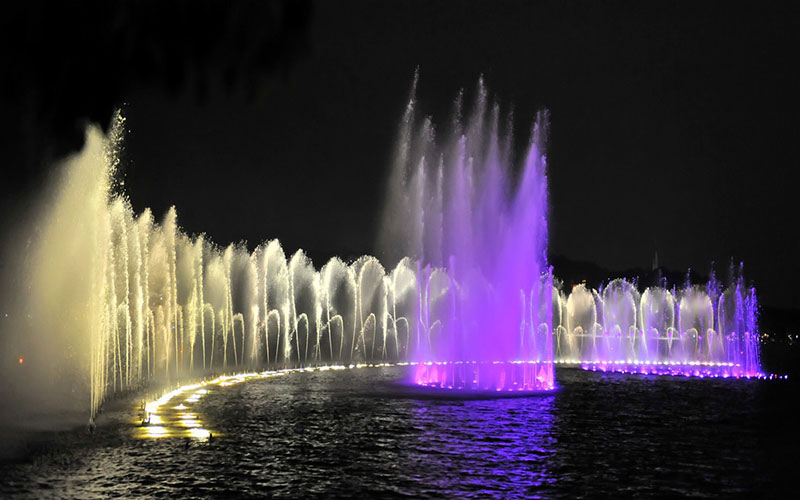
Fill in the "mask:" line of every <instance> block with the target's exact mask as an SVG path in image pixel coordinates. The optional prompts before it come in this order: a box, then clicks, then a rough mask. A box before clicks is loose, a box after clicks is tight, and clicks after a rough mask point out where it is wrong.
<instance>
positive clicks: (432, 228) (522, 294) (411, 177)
mask: <svg viewBox="0 0 800 500" xmlns="http://www.w3.org/2000/svg"><path fill="white" fill-rule="evenodd" d="M415 87H416V83H415ZM415 112H416V103H415V98H414V96H413V93H412V98H411V99H410V101H409V103H408V107H407V109H406V112H405V114H404V116H403V121H402V127H401V133H400V140H399V147H398V150H397V152H396V155H395V162H394V168H393V172H392V175H391V177H390V181H389V189H388V203H387V207H386V213H385V216H386V221H385V223H384V225H383V228H384V233H383V235H382V243H383V246H384V248H385V249H386V253H388V254H391V253H392V252H399V253H400V254H401V255H409V256H412V257H414V258H416V259H417V261H418V262H419V263H420V264H419V271H418V273H417V274H418V276H419V281H420V285H421V290H420V308H419V311H418V319H417V323H418V328H417V330H416V331H417V335H419V338H418V340H417V342H415V343H414V344H415V346H416V351H415V352H413V353H411V359H412V360H413V361H415V362H417V363H418V364H417V368H416V370H414V373H413V379H414V382H416V383H417V384H420V385H425V386H431V387H437V388H453V389H475V390H499V391H503V390H528V391H536V390H548V389H552V388H553V387H554V380H553V349H552V346H553V344H552V317H553V312H552V304H553V295H552V293H553V280H552V273H551V270H550V268H549V266H548V263H547V256H546V252H547V199H548V198H547V197H548V193H547V178H546V176H545V163H546V161H545V150H544V146H545V143H546V139H547V137H546V135H547V125H548V124H547V121H548V116H547V113H546V112H540V113H538V114H537V118H536V122H535V124H534V126H533V130H532V136H531V140H530V143H529V147H528V150H527V153H526V154H525V156H524V158H523V159H522V163H521V165H519V168H518V170H516V171H515V170H514V168H513V164H512V131H511V125H510V119H509V118H507V117H504V116H503V115H502V114H501V113H500V109H499V106H498V105H496V104H493V103H492V102H491V101H490V100H489V98H488V96H487V92H486V89H485V88H484V86H483V82H482V81H480V82H479V84H478V90H477V96H476V99H475V103H474V106H473V109H472V110H471V112H470V115H469V118H468V119H466V120H462V118H461V96H459V97H458V99H457V100H456V111H455V113H454V119H453V121H452V130H451V131H450V132H449V134H445V135H444V136H443V137H441V138H437V137H436V132H435V130H434V126H433V124H432V122H431V120H430V119H429V118H425V119H423V120H421V122H419V123H417V121H416V120H415Z"/></svg>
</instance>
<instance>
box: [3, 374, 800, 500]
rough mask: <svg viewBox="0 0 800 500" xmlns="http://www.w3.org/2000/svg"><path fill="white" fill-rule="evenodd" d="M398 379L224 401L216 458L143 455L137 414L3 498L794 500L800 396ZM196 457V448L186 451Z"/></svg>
mask: <svg viewBox="0 0 800 500" xmlns="http://www.w3.org/2000/svg"><path fill="white" fill-rule="evenodd" d="M402 376H403V369H402V368H367V369H359V370H347V371H339V372H314V373H293V374H290V375H286V376H284V377H279V378H274V379H266V380H257V381H251V382H247V383H243V384H239V385H235V386H232V387H227V388H218V389H213V390H211V391H210V392H209V394H208V395H207V396H205V397H204V398H202V399H201V400H200V401H199V402H198V403H197V404H196V407H195V411H197V413H198V414H199V415H200V417H201V418H202V420H203V423H204V426H205V427H206V428H208V429H210V430H212V432H214V435H215V437H214V439H213V441H212V442H210V443H209V442H203V441H197V440H192V441H188V440H187V439H182V438H162V439H139V438H136V435H137V433H136V431H137V428H136V427H135V426H133V425H131V424H130V423H128V422H127V420H130V418H131V414H132V413H133V411H134V410H133V407H134V406H135V405H134V404H131V405H125V407H124V409H118V410H116V411H108V412H107V414H106V415H104V416H103V418H102V419H101V421H100V425H99V427H98V430H97V433H96V434H95V435H94V436H91V437H90V436H88V435H85V434H84V433H78V432H75V433H72V434H67V435H63V436H60V437H58V438H57V439H56V438H54V441H53V443H51V445H50V446H48V447H47V449H48V450H49V451H47V452H46V453H40V454H39V455H38V456H36V457H34V458H33V459H28V460H26V461H24V462H15V463H6V464H4V465H0V497H3V498H9V497H16V496H20V497H30V498H49V497H65V498H92V497H109V496H121V497H126V498H131V497H173V498H192V497H200V498H202V497H241V498H248V497H250V498H257V497H292V498H309V497H318V498H332V497H351V496H357V497H360V498H385V497H398V496H407V497H414V498H416V497H437V498H442V497H457V498H466V497H510V498H512V497H543V498H576V497H598V496H601V497H602V496H606V497H644V496H646V497H653V496H657V497H672V496H690V497H701V498H707V497H715V498H731V497H743V498H753V497H787V496H789V497H791V496H793V493H794V489H795V488H794V483H795V481H794V477H793V476H792V475H793V474H795V475H796V474H797V471H798V465H799V463H798V460H797V458H798V450H799V449H800V448H798V444H800V439H798V437H799V436H800V432H798V430H797V427H798V421H797V418H796V416H795V415H796V414H795V413H793V412H792V411H791V409H790V407H791V406H792V405H793V404H794V403H795V401H796V400H797V390H796V388H795V386H794V385H793V384H792V383H790V382H763V381H740V380H707V379H702V380H701V379H685V378H678V377H663V378H659V377H655V376H637V375H620V374H603V373H593V372H583V371H579V370H576V369H560V370H559V371H558V372H557V380H558V384H559V386H560V387H559V389H558V390H557V391H556V392H555V393H553V394H551V395H545V396H535V397H525V398H512V399H495V400H480V399H477V400H453V399H450V400H448V399H441V398H438V399H437V398H426V397H414V396H409V394H408V391H400V390H397V387H396V386H395V385H394V384H395V383H396V381H397V380H398V379H400V378H402ZM187 444H188V447H187Z"/></svg>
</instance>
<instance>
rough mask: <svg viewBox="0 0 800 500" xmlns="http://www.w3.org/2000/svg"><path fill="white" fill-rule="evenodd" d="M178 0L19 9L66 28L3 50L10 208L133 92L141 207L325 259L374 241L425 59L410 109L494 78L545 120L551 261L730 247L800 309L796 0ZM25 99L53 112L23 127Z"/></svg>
mask: <svg viewBox="0 0 800 500" xmlns="http://www.w3.org/2000/svg"><path fill="white" fill-rule="evenodd" d="M145 3H146V2H145ZM146 4H147V3H146ZM177 4H178V5H181V6H182V7H181V8H174V9H173V10H170V11H168V12H164V11H163V10H159V9H158V8H156V6H155V5H156V4H150V5H149V7H150V10H149V11H148V10H146V9H140V10H138V11H135V12H134V11H133V9H130V8H129V9H123V8H114V7H110V8H108V7H107V8H106V10H104V11H103V12H102V13H96V12H89V13H86V12H82V13H77V14H76V13H74V12H72V11H69V12H66V13H64V12H61V13H60V14H61V17H60V18H59V17H58V16H55V17H56V19H52V18H53V17H54V14H53V13H52V12H50V11H49V9H46V8H43V9H40V11H38V12H34V14H31V12H22V13H21V14H20V16H21V17H22V18H24V19H27V23H29V24H25V23H23V25H24V26H26V29H27V30H28V31H30V29H31V26H38V24H36V23H35V22H32V21H31V19H33V20H36V19H37V16H41V18H42V19H50V20H49V21H47V22H46V23H45V24H47V23H52V24H54V25H56V26H60V27H61V28H59V30H57V32H58V33H60V36H62V37H66V38H68V39H70V40H71V37H77V38H78V40H77V42H76V41H74V40H73V41H70V42H69V43H67V47H68V48H66V49H64V48H63V47H60V46H57V45H52V44H50V43H40V44H34V46H33V48H31V47H29V46H26V45H25V44H22V46H21V47H13V48H11V49H9V47H8V46H6V48H5V49H4V50H11V51H12V52H13V55H12V59H13V60H14V61H15V63H16V64H17V65H19V68H20V69H16V66H14V64H12V65H11V68H12V71H11V72H10V74H14V73H16V74H17V75H18V76H19V75H22V77H21V78H20V80H19V83H18V84H17V85H18V86H17V87H13V86H11V87H8V88H7V90H6V91H5V95H4V97H3V104H4V105H8V106H9V107H11V109H12V112H11V115H12V116H13V115H14V113H18V114H19V115H20V117H19V121H21V122H23V123H28V124H30V123H31V122H33V125H29V128H28V129H25V130H29V131H28V132H24V131H23V132H20V134H21V135H20V136H21V137H22V138H23V139H25V140H22V141H19V140H16V139H14V140H13V141H12V140H9V139H8V137H16V136H14V135H13V134H14V132H13V131H11V128H13V126H12V125H9V124H8V123H7V124H6V125H4V129H3V131H4V135H5V136H6V139H7V140H6V141H5V142H4V143H3V144H4V149H6V150H7V151H9V152H10V153H9V154H8V155H7V156H10V158H11V159H12V160H14V162H16V163H17V164H23V165H24V167H22V168H15V166H14V165H13V164H12V165H6V166H5V167H4V168H6V169H11V170H13V171H16V172H17V173H20V175H19V177H20V178H21V179H22V180H21V181H17V182H15V183H13V184H7V185H6V187H5V188H4V190H3V195H4V197H5V198H6V200H16V199H18V198H19V195H18V194H17V193H18V192H20V190H26V189H27V190H31V189H34V190H35V187H36V186H37V185H38V183H40V182H41V175H42V172H45V171H46V170H47V169H46V168H45V167H41V166H40V164H41V162H42V160H41V157H42V156H41V154H39V153H38V152H39V151H40V149H41V145H42V144H49V143H50V142H52V141H62V142H64V135H65V132H64V130H65V129H66V130H70V131H72V130H74V129H75V127H74V123H82V122H81V120H83V119H85V118H86V117H90V118H92V119H95V120H103V118H102V117H104V116H105V117H106V118H105V119H104V121H105V122H106V123H107V121H108V117H110V114H111V110H112V109H113V106H114V104H118V103H121V102H124V103H125V114H126V116H127V118H128V127H129V129H130V133H129V135H128V140H127V150H126V168H125V172H124V175H125V182H126V185H125V187H126V192H127V193H128V194H129V196H130V198H131V201H132V203H133V206H134V208H135V209H136V210H137V211H140V210H142V209H143V208H144V207H147V206H149V207H152V209H153V211H154V213H155V214H156V216H157V217H160V215H161V214H163V213H164V212H165V211H166V209H167V208H168V207H169V206H170V205H172V204H174V205H176V207H177V209H178V214H179V221H180V223H181V225H182V227H183V229H184V230H185V231H187V232H189V233H199V232H206V233H207V234H208V235H209V237H211V238H212V239H213V240H215V241H216V242H218V243H221V244H227V243H228V242H231V241H238V240H242V239H244V240H247V242H248V244H249V246H250V247H251V248H252V247H253V246H254V245H255V244H257V243H258V242H260V241H263V240H265V239H269V238H273V237H278V238H280V239H281V240H282V241H283V243H284V247H285V248H286V249H287V251H289V252H291V251H293V250H294V249H296V248H298V247H303V248H305V249H307V250H308V251H309V253H310V255H311V257H312V258H313V259H314V261H315V262H316V263H317V265H318V266H319V265H322V264H323V263H324V261H325V260H326V259H327V258H328V257H330V256H331V255H334V254H341V255H343V256H353V255H357V254H361V253H365V252H370V251H372V250H373V248H374V244H375V236H376V233H377V224H378V223H379V221H380V210H381V198H382V195H383V190H384V188H383V182H384V178H385V176H386V174H387V166H388V163H389V160H390V156H391V151H392V148H393V146H394V141H395V136H396V132H397V129H398V123H399V119H400V117H401V113H402V111H403V108H404V105H405V101H406V99H407V96H408V92H409V89H410V85H411V81H412V77H413V73H414V70H415V68H416V67H417V66H418V67H419V72H420V81H419V87H418V98H419V102H420V109H421V110H422V111H423V112H424V113H425V114H430V115H433V118H434V121H435V122H437V123H440V124H444V123H446V122H447V121H449V119H450V116H449V110H450V109H451V108H452V101H453V99H454V97H455V95H456V93H457V92H458V91H459V89H460V88H465V89H466V93H467V95H468V96H469V95H470V94H471V91H472V90H473V89H474V87H475V85H476V82H477V79H478V77H479V76H480V75H481V74H483V75H484V77H485V80H486V83H487V85H488V87H489V89H490V91H491V92H492V93H493V94H494V95H495V96H496V97H497V98H498V99H499V100H500V102H501V104H502V105H504V106H506V107H509V106H511V105H513V108H514V114H515V122H516V124H517V127H518V131H519V137H518V140H519V141H521V142H524V141H526V140H527V131H528V130H529V126H530V121H531V119H532V117H533V115H534V113H535V112H536V111H537V110H538V109H539V108H541V107H547V108H549V109H550V110H551V117H552V125H551V135H550V137H551V144H550V150H549V155H548V159H549V169H550V170H549V176H550V192H551V207H552V208H551V213H552V215H551V218H550V236H551V239H550V249H551V253H553V254H557V255H562V256H565V257H567V258H570V259H573V260H579V261H588V262H593V263H596V264H598V265H600V266H603V267H607V268H610V269H614V270H621V269H626V268H632V267H648V266H649V265H650V262H651V260H652V257H653V253H654V251H656V250H657V251H658V254H659V258H660V261H661V264H663V265H664V266H666V267H669V268H671V269H686V268H689V267H692V268H697V269H701V270H703V271H705V270H707V269H708V267H709V265H710V263H711V262H712V261H716V262H718V263H721V265H720V266H719V267H720V268H724V267H725V266H726V264H727V262H728V261H729V259H730V258H734V259H736V260H743V261H744V262H745V266H746V274H747V277H748V279H751V280H753V281H754V282H755V284H756V286H757V287H758V289H759V294H760V296H761V299H762V302H763V303H765V304H768V305H772V306H781V307H800V293H798V291H797V285H796V284H795V281H796V280H797V279H798V277H800V263H798V258H797V255H798V251H797V248H798V243H799V242H800V241H799V239H798V236H797V227H798V224H797V222H796V217H797V214H798V212H799V210H798V207H797V187H798V182H797V181H795V180H794V178H795V177H798V175H797V174H796V172H795V171H796V170H797V159H796V158H797V156H796V154H795V149H796V144H797V139H798V137H797V136H798V125H797V117H798V116H800V113H798V111H800V109H798V108H799V106H798V93H797V89H798V88H800V86H799V85H798V79H797V77H796V76H795V73H796V69H795V67H796V65H797V47H798V46H800V44H798V31H799V30H800V26H798V24H800V23H798V16H797V15H796V13H795V12H794V11H793V9H792V8H791V5H792V4H791V3H789V2H786V3H780V2H776V3H770V4H768V5H765V4H763V3H760V2H753V3H751V4H749V5H744V6H740V5H733V3H731V2H702V3H701V2H641V1H631V2H603V3H602V4H601V3H600V2H568V1H553V2H502V1H501V2H498V1H488V2H475V1H463V2H393V3H389V2H350V1H348V2H319V3H314V4H311V5H308V6H306V5H305V4H300V5H299V7H298V6H297V5H296V4H295V3H292V2H288V4H289V6H290V9H289V10H290V11H291V12H290V13H291V16H290V17H287V16H286V15H284V14H285V12H286V10H287V9H286V6H285V5H283V6H282V7H281V8H279V9H277V10H269V9H266V8H263V7H252V5H253V4H246V5H248V6H249V7H248V8H240V9H239V11H238V12H237V13H235V15H234V14H229V13H225V14H220V13H218V12H217V11H216V10H214V8H210V7H208V3H206V2H199V3H198V4H199V5H201V8H200V9H199V10H200V12H199V13H197V12H193V11H192V8H191V6H190V5H188V4H187V3H186V2H177ZM267 4H269V5H279V6H281V5H282V4H281V3H267ZM698 4H699V5H698ZM203 9H205V10H203ZM292 9H294V10H292ZM64 16H66V18H67V19H69V22H68V23H62V22H61V21H60V19H64ZM193 16H197V19H198V20H197V21H195V18H194V17H193ZM12 19H13V16H12ZM109 19H113V20H114V23H111V24H109V22H108V20H109ZM262 21H263V22H262ZM63 24H68V25H69V26H68V27H67V28H64V27H63ZM106 25H110V26H113V28H108V29H106V28H101V26H106ZM81 27H84V28H87V29H85V30H83V31H81V29H80V28H81ZM72 28H74V29H72ZM93 30H94V31H93ZM97 30H99V32H98V31H97ZM76 32H78V33H81V34H77V35H76V34H75V33H76ZM85 32H88V34H86V33H85ZM28 51H33V54H34V55H35V57H33V56H31V57H28V55H29V52H28ZM62 52H64V53H68V54H70V55H71V57H72V59H69V60H70V61H72V62H69V63H65V62H63V60H64V57H63V56H64V54H63V53H62ZM243 54H246V55H247V56H243ZM253 54H256V55H253ZM87 58H88V62H83V63H81V61H85V60H87ZM76 61H77V62H76ZM231 61H232V62H231ZM76 65H77V66H76ZM51 66H53V67H54V69H57V70H58V71H57V73H58V74H56V75H53V74H51V73H50V72H49V71H48V68H49V67H51ZM34 68H36V70H35V71H34ZM76 68H77V70H76ZM87 72H88V73H89V74H88V75H87V74H86V73H87ZM53 79H55V80H54V83H53ZM44 82H51V83H44ZM62 86H63V87H65V88H66V89H67V91H65V90H64V89H63V88H61V87H62ZM20 89H25V91H24V92H23V93H24V94H25V95H27V96H28V100H29V101H30V102H34V103H40V104H39V108H44V109H50V108H49V107H48V106H51V107H53V109H56V110H57V111H55V112H53V113H50V114H48V113H44V114H43V113H41V112H39V113H38V114H36V116H35V117H34V118H31V117H30V116H29V113H30V112H29V111H28V109H29V108H30V106H28V107H27V108H26V107H25V106H23V105H20V104H19V103H18V102H17V94H18V93H19V92H20ZM31 89H32V90H31ZM87 89H89V90H87ZM73 97H74V98H73ZM65 101H68V102H70V103H71V104H70V105H67V104H65ZM24 102H28V101H24ZM41 103H45V104H41ZM62 115H63V116H62ZM6 116H8V114H6ZM53 116H55V118H53ZM40 122H42V123H44V125H43V124H42V123H40ZM51 122H58V123H59V124H63V123H66V127H65V126H53V125H52V123H51ZM62 122H63V123H62ZM70 127H72V128H70ZM7 128H8V129H9V130H8V131H7V130H6V129H7ZM31 130H32V131H33V132H30V131H31ZM66 135H69V134H66ZM31 137H33V138H34V139H31ZM73 142H74V140H73ZM73 142H70V141H69V140H66V144H67V146H65V148H66V149H69V147H70V145H72V144H73ZM20 144H21V146H20ZM25 148H27V150H25ZM31 150H33V151H34V152H33V153H32V152H31ZM60 151H61V149H56V150H55V152H54V153H52V155H51V156H58V154H60ZM11 205H12V203H11V202H9V203H4V206H11ZM556 274H558V269H556Z"/></svg>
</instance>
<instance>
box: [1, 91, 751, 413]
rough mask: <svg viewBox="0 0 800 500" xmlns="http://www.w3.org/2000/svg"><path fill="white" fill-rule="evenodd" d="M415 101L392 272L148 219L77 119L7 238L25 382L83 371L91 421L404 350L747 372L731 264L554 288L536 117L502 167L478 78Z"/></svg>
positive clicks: (475, 387)
mask: <svg viewBox="0 0 800 500" xmlns="http://www.w3.org/2000/svg"><path fill="white" fill-rule="evenodd" d="M415 87H416V83H415ZM413 96H414V93H413V92H412V97H411V99H410V100H409V103H408V107H407V109H406V112H405V114H404V116H403V120H402V124H401V128H400V140H399V141H398V149H397V152H396V154H395V156H394V160H395V161H394V165H393V169H392V172H391V177H390V179H389V185H388V195H387V204H386V217H387V221H386V223H385V224H384V225H383V229H384V234H383V235H382V239H381V241H382V244H383V246H384V250H385V253H386V254H387V258H386V259H385V260H384V262H397V263H396V265H394V267H392V268H390V269H387V268H386V267H384V265H383V264H382V263H381V262H380V261H378V260H377V259H376V258H375V257H371V256H363V257H360V258H358V259H356V260H355V261H353V262H343V261H342V260H340V259H338V258H333V259H331V260H330V261H328V262H327V263H326V264H325V265H324V266H322V268H321V269H320V270H317V269H316V268H315V267H314V264H313V263H312V261H311V260H310V259H309V258H308V256H307V255H306V254H305V253H304V252H303V251H302V250H297V251H296V252H295V253H294V254H292V255H290V256H287V255H286V254H285V253H284V249H283V248H282V246H281V244H280V242H279V241H278V240H270V241H267V242H265V243H262V244H260V245H258V246H257V247H256V248H255V249H254V250H252V251H250V250H248V249H247V248H246V247H245V246H244V245H242V244H232V245H229V246H227V247H225V248H222V247H219V246H217V245H215V244H213V243H212V242H210V241H208V240H207V239H206V238H205V237H204V235H195V236H191V235H188V234H186V233H184V232H183V231H182V230H181V229H180V226H179V223H178V215H177V211H176V210H175V208H171V209H170V210H169V211H168V212H167V213H166V214H165V215H164V217H163V219H162V220H161V221H160V222H156V221H155V219H154V217H153V215H152V214H151V212H150V211H149V210H145V211H144V212H143V213H141V214H138V215H137V214H135V213H134V212H133V210H132V208H131V205H130V203H129V202H128V200H127V199H126V198H125V197H124V196H123V195H121V194H119V191H121V190H120V189H118V187H119V186H116V184H115V183H116V182H117V181H116V180H115V169H116V166H117V163H118V161H119V160H118V157H119V155H118V151H119V148H120V147H121V144H122V136H123V130H124V118H123V117H122V116H121V115H120V114H117V115H116V116H115V118H114V123H113V126H112V127H111V131H110V132H109V134H108V135H107V136H106V135H103V134H102V132H101V131H100V130H99V129H97V128H96V127H89V128H88V130H87V139H86V144H85V146H84V149H83V151H81V152H80V153H79V154H77V155H75V156H74V157H72V158H70V159H68V160H66V161H65V162H64V164H63V165H62V166H61V169H60V172H61V177H60V178H59V181H58V183H57V184H56V185H55V186H54V188H53V190H52V192H50V193H48V196H47V198H46V202H45V203H44V204H43V207H42V210H41V213H39V214H38V216H37V217H36V218H35V221H34V223H33V224H31V227H32V228H33V229H32V230H30V231H29V232H28V233H26V234H25V237H24V238H21V239H20V241H22V242H23V243H24V245H25V251H24V252H23V251H20V252H18V253H19V255H20V256H23V257H24V258H20V263H19V266H18V269H17V274H18V276H17V278H18V281H19V282H20V284H19V285H15V286H14V290H13V291H14V295H15V299H16V300H15V306H14V308H15V309H14V310H15V311H16V310H18V311H21V312H22V313H23V314H21V316H25V315H26V316H27V320H26V321H25V322H24V324H15V326H14V328H9V329H8V331H7V334H5V335H4V339H3V340H4V342H7V341H8V337H11V336H12V334H13V335H16V336H17V338H18V339H21V340H20V341H19V342H18V346H21V347H14V349H13V350H16V351H17V352H20V353H21V354H22V353H23V351H24V353H25V355H26V359H33V360H34V364H35V363H36V361H35V360H36V359H38V360H39V365H38V366H39V367H40V369H41V371H40V372H39V373H38V375H36V376H31V377H28V378H29V379H30V380H63V379H64V378H65V375H67V377H66V378H72V379H74V378H76V377H77V378H82V380H84V382H83V383H82V384H83V385H81V387H82V388H83V389H81V390H85V392H86V393H87V394H89V395H90V402H89V407H90V412H91V415H92V416H94V415H95V413H96V412H97V411H98V409H99V408H100V406H101V405H102V403H103V402H104V401H105V400H106V398H107V397H108V395H109V394H112V393H117V392H121V391H125V390H128V389H131V388H136V387H139V386H140V385H142V384H143V383H146V382H149V381H152V380H156V381H172V380H175V379H176V378H177V377H182V376H184V375H192V376H200V375H203V374H209V373H219V372H241V371H243V370H252V369H255V368H261V367H264V368H270V369H289V368H298V367H315V366H326V365H352V364H359V363H386V362H395V363H410V364H412V365H413V369H412V373H413V375H412V378H413V382H414V383H416V384H418V385H421V386H425V387H427V388H435V389H437V390H449V389H462V390H472V391H493V392H494V391H521V392H523V393H526V392H531V391H542V390H550V389H553V388H554V385H555V384H554V363H556V362H562V363H563V362H567V363H569V362H572V363H583V364H584V365H585V366H587V367H595V368H598V367H599V368H601V369H615V370H620V371H637V372H644V373H670V374H673V373H681V374H697V375H701V376H705V375H708V376H735V377H741V376H744V377H748V376H759V375H761V371H760V365H759V354H758V337H757V332H756V312H757V304H756V299H755V293H754V291H753V289H752V288H747V287H745V285H744V280H743V278H742V277H741V273H740V274H739V275H738V277H737V278H736V279H735V280H734V281H732V282H731V283H730V284H729V286H728V288H726V289H725V290H724V291H723V290H722V287H721V286H720V285H719V284H718V283H717V282H716V281H715V280H713V279H712V282H711V283H709V285H708V286H707V287H705V288H702V287H697V286H687V287H685V288H683V289H682V290H679V291H678V290H675V289H673V290H667V289H666V288H664V287H652V288H648V289H647V290H645V291H644V293H642V294H640V293H639V291H638V289H637V287H636V286H634V284H632V283H630V282H627V281H625V280H615V281H613V282H611V283H609V284H608V285H607V286H606V287H604V288H603V289H601V290H600V291H594V290H590V289H588V288H586V287H584V286H578V287H575V288H574V289H573V290H572V292H571V293H570V294H569V296H568V297H567V296H565V295H564V294H563V293H562V292H560V291H559V290H558V288H557V287H554V281H553V276H552V271H551V268H550V267H549V265H548V262H547V258H546V251H547V179H546V176H545V155H544V144H545V142H546V133H547V114H546V113H539V114H538V115H537V119H536V122H535V125H534V127H533V130H532V137H531V140H530V143H529V146H528V150H527V153H526V154H525V155H524V158H523V161H522V162H521V165H519V167H518V169H516V170H515V169H513V168H512V165H513V162H512V161H511V158H512V150H513V147H512V131H511V126H510V119H504V118H503V117H502V115H501V113H500V111H499V107H498V106H497V105H494V104H491V102H490V100H489V98H488V96H487V92H486V90H485V88H484V87H483V83H482V82H480V83H479V85H478V91H477V97H476V100H475V104H474V106H473V109H472V110H471V112H470V114H469V118H468V119H466V120H462V118H461V97H459V98H458V100H457V101H456V112H455V113H454V120H453V122H452V130H451V131H450V133H449V135H444V139H437V138H436V134H435V133H434V127H433V124H432V122H431V121H430V119H423V120H421V122H420V123H417V120H416V115H415V113H416V103H415V99H414V97H413ZM387 249H388V251H387ZM400 257H402V258H400ZM29 353H30V354H32V355H31V356H30V357H27V354H29ZM19 360H20V361H19V362H20V365H21V364H22V360H23V357H22V355H20V357H19ZM26 367H27V364H26ZM26 369H27V368H26ZM17 371H19V370H17ZM51 393H52V391H51ZM70 394H76V392H75V387H74V385H73V386H71V392H70ZM48 397H49V396H48ZM70 397H73V398H74V396H70Z"/></svg>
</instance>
